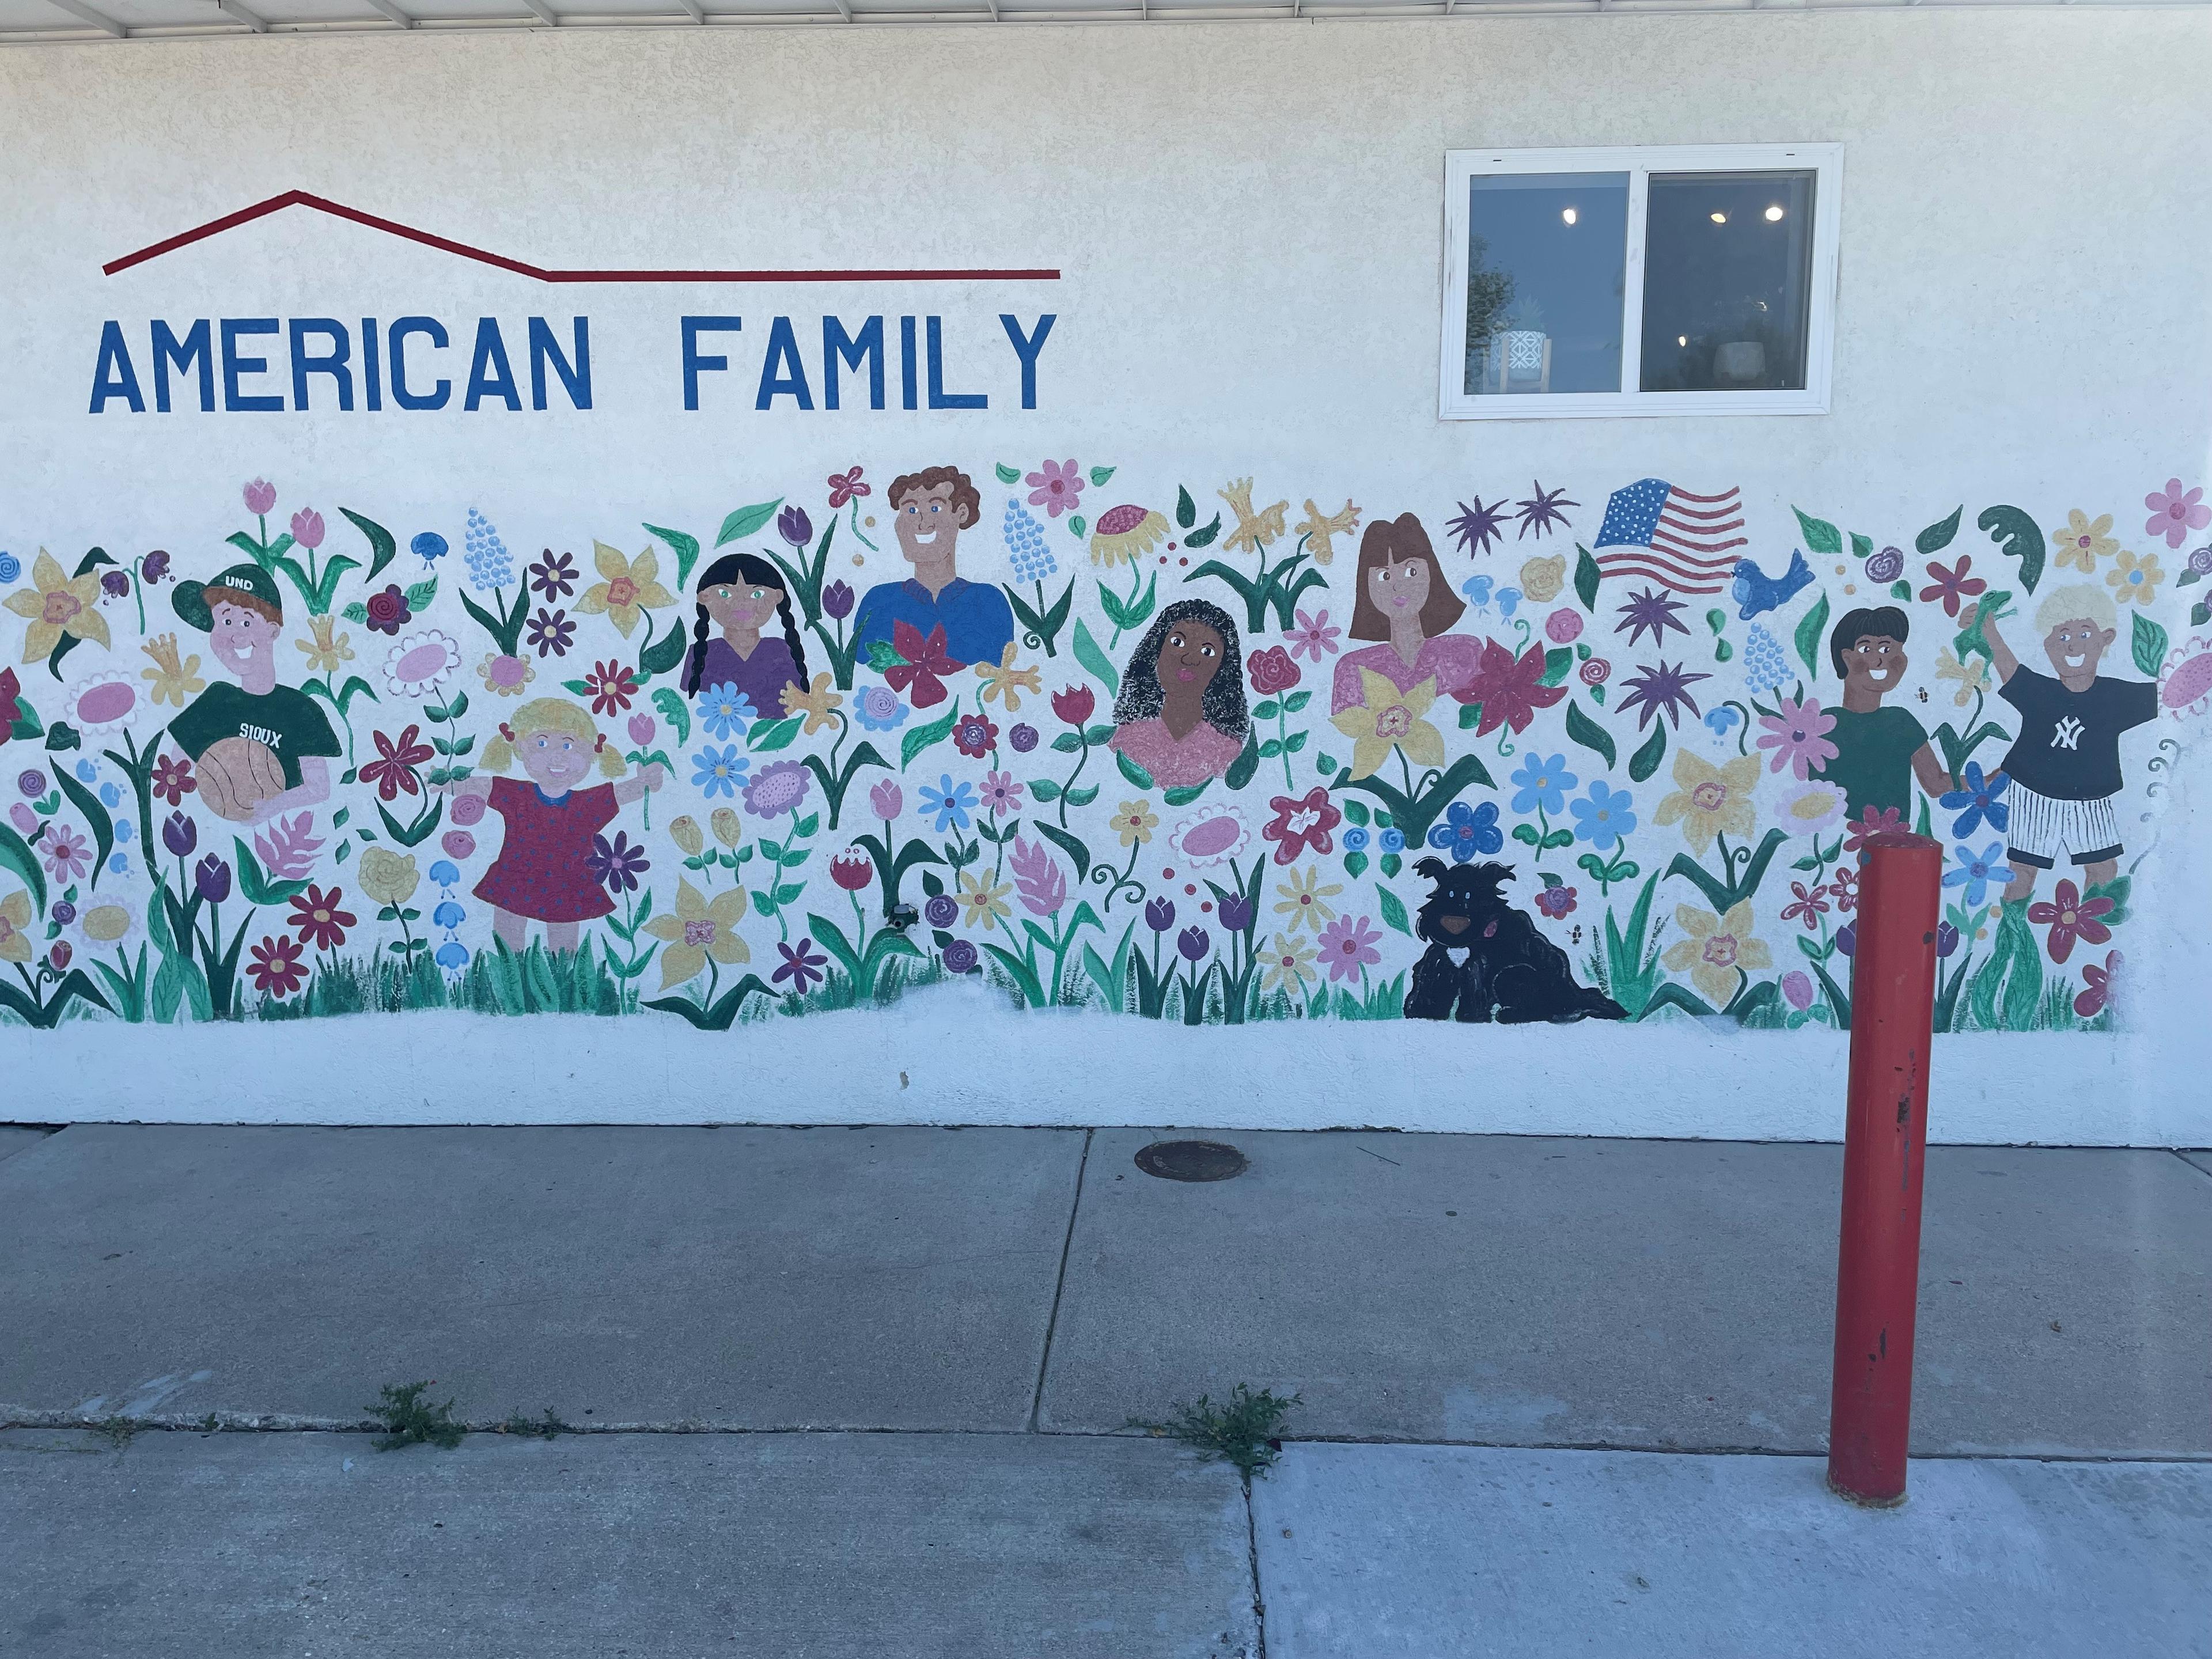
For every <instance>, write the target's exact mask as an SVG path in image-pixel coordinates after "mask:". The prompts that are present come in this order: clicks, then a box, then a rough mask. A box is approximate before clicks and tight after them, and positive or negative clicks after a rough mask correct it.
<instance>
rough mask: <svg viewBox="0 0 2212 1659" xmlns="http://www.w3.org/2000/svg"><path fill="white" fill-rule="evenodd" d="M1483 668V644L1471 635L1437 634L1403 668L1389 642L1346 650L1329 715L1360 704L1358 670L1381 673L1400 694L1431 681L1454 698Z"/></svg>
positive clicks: (1339, 661) (1403, 661) (1403, 662)
mask: <svg viewBox="0 0 2212 1659" xmlns="http://www.w3.org/2000/svg"><path fill="white" fill-rule="evenodd" d="M1481 665H1482V641H1480V640H1479V639H1477V638H1475V636H1474V635H1472V634H1439V635H1437V636H1436V638H1434V639H1432V640H1424V641H1421V648H1420V649H1419V651H1417V652H1415V653H1413V666H1412V667H1411V668H1408V667H1407V666H1406V659H1404V658H1403V657H1401V656H1400V655H1399V654H1398V653H1397V652H1396V650H1395V649H1394V648H1393V647H1391V645H1390V644H1389V641H1384V642H1383V644H1381V645H1370V646H1369V647H1366V648H1365V649H1364V650H1361V651H1347V652H1346V653H1344V654H1343V655H1342V656H1341V657H1339V658H1338V659H1336V682H1335V684H1334V687H1333V688H1332V690H1331V694H1330V698H1329V709H1328V712H1329V713H1330V714H1342V713H1343V712H1344V711H1345V710H1346V709H1347V708H1352V707H1353V706H1354V705H1355V704H1357V703H1358V702H1359V671H1360V670H1361V669H1363V668H1364V669H1366V670H1368V671H1370V672H1372V673H1376V674H1380V675H1382V676H1383V678H1385V679H1387V680H1389V682H1390V684H1393V685H1395V686H1396V687H1397V688H1398V689H1399V690H1401V691H1410V690H1413V688H1414V687H1415V686H1417V685H1419V684H1420V683H1421V682H1422V681H1423V680H1426V679H1433V680H1434V681H1436V683H1437V693H1438V694H1439V695H1440V696H1447V697H1456V696H1459V694H1460V692H1461V690H1462V689H1463V688H1464V687H1465V686H1466V684H1467V683H1468V681H1469V680H1471V679H1473V678H1474V675H1475V671H1476V670H1477V669H1478V668H1480V666H1481Z"/></svg>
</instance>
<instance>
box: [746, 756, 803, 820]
mask: <svg viewBox="0 0 2212 1659" xmlns="http://www.w3.org/2000/svg"><path fill="white" fill-rule="evenodd" d="M806 780H807V771H806V768H805V765H804V764H803V763H800V762H798V761H777V762H775V763H773V764H771V765H768V766H763V768H761V769H760V772H759V774H758V775H757V776H756V777H755V778H754V779H753V781H751V782H750V783H749V784H747V785H746V786H745V811H748V812H750V813H751V814H752V815H753V816H754V817H757V818H772V817H775V816H776V815H777V814H778V813H781V812H796V811H798V810H799V803H800V802H801V801H803V800H805V799H806Z"/></svg>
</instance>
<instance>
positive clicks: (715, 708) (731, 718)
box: [699, 681, 757, 738]
mask: <svg viewBox="0 0 2212 1659" xmlns="http://www.w3.org/2000/svg"><path fill="white" fill-rule="evenodd" d="M756 717H757V715H756V711H755V710H754V708H753V704H752V699H751V698H750V697H748V696H745V694H744V692H742V691H740V690H738V688H737V686H736V685H735V684H733V683H732V682H729V681H725V682H723V683H722V684H720V685H710V686H708V688H707V690H705V691H704V692H703V693H702V695H701V696H700V698H699V724H700V725H702V726H705V727H706V728H707V730H708V732H711V733H712V734H713V735H714V736H715V737H718V738H727V737H728V736H729V735H730V733H731V732H733V731H734V732H744V730H745V729H746V728H748V727H749V726H751V725H752V723H753V720H755V718H756Z"/></svg>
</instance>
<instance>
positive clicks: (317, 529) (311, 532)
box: [292, 507, 324, 553]
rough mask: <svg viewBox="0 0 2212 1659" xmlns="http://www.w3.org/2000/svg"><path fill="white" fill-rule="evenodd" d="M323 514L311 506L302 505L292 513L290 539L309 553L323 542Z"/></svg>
mask: <svg viewBox="0 0 2212 1659" xmlns="http://www.w3.org/2000/svg"><path fill="white" fill-rule="evenodd" d="M323 535H324V525H323V515H322V514H321V513H318V512H316V511H315V509H314V508H313V507H301V509H300V510H299V511H298V512H297V513H294V514H293V515H292V539H293V540H294V541H295V542H297V543H299V544H300V545H301V546H302V547H304V548H306V549H307V550H308V551H309V552H310V553H312V552H313V551H314V550H316V549H317V548H319V547H320V546H321V545H322V544H323Z"/></svg>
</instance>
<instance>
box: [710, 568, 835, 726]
mask: <svg viewBox="0 0 2212 1659" xmlns="http://www.w3.org/2000/svg"><path fill="white" fill-rule="evenodd" d="M770 617H774V618H775V620H777V621H779V622H781V623H782V624H783V637H782V638H781V639H776V638H775V637H773V636H769V637H766V638H763V635H762V629H764V628H765V627H766V626H767V625H768V623H769V618H770ZM709 622H712V623H714V624H715V625H716V626H718V627H719V628H720V629H721V632H720V634H719V635H712V636H710V635H708V629H707V625H708V623H709ZM787 685H795V686H797V687H798V688H799V690H802V691H803V690H805V689H806V648H805V646H803V645H801V644H800V643H799V624H798V623H796V622H794V621H793V619H792V615H791V596H790V595H789V594H788V593H787V592H785V591H784V577H783V573H782V572H781V571H779V570H778V569H777V568H775V566H774V565H772V564H770V563H769V562H768V561H767V560H766V559H763V558H757V557H755V556H753V555H752V554H750V553H731V554H727V555H726V556H723V557H721V558H719V559H717V560H715V561H714V563H712V564H710V565H708V567H707V568H706V570H705V571H704V572H703V573H702V574H701V576H700V578H699V589H698V616H697V618H696V620H695V621H694V622H693V623H692V624H691V650H690V654H689V656H688V658H687V659H686V660H685V662H684V695H685V696H690V697H693V698H696V697H697V696H698V695H699V693H700V690H701V688H702V687H704V688H705V689H706V690H707V691H708V693H709V694H710V695H711V694H713V693H714V692H718V691H724V690H725V688H731V690H727V691H726V693H725V694H726V695H727V696H731V697H732V698H735V697H738V696H743V697H744V698H745V699H746V700H747V701H749V702H750V703H751V704H752V709H753V714H754V715H755V717H756V718H763V719H768V720H774V719H775V718H777V717H778V716H780V715H781V714H782V713H783V689H784V687H786V686H787Z"/></svg>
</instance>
